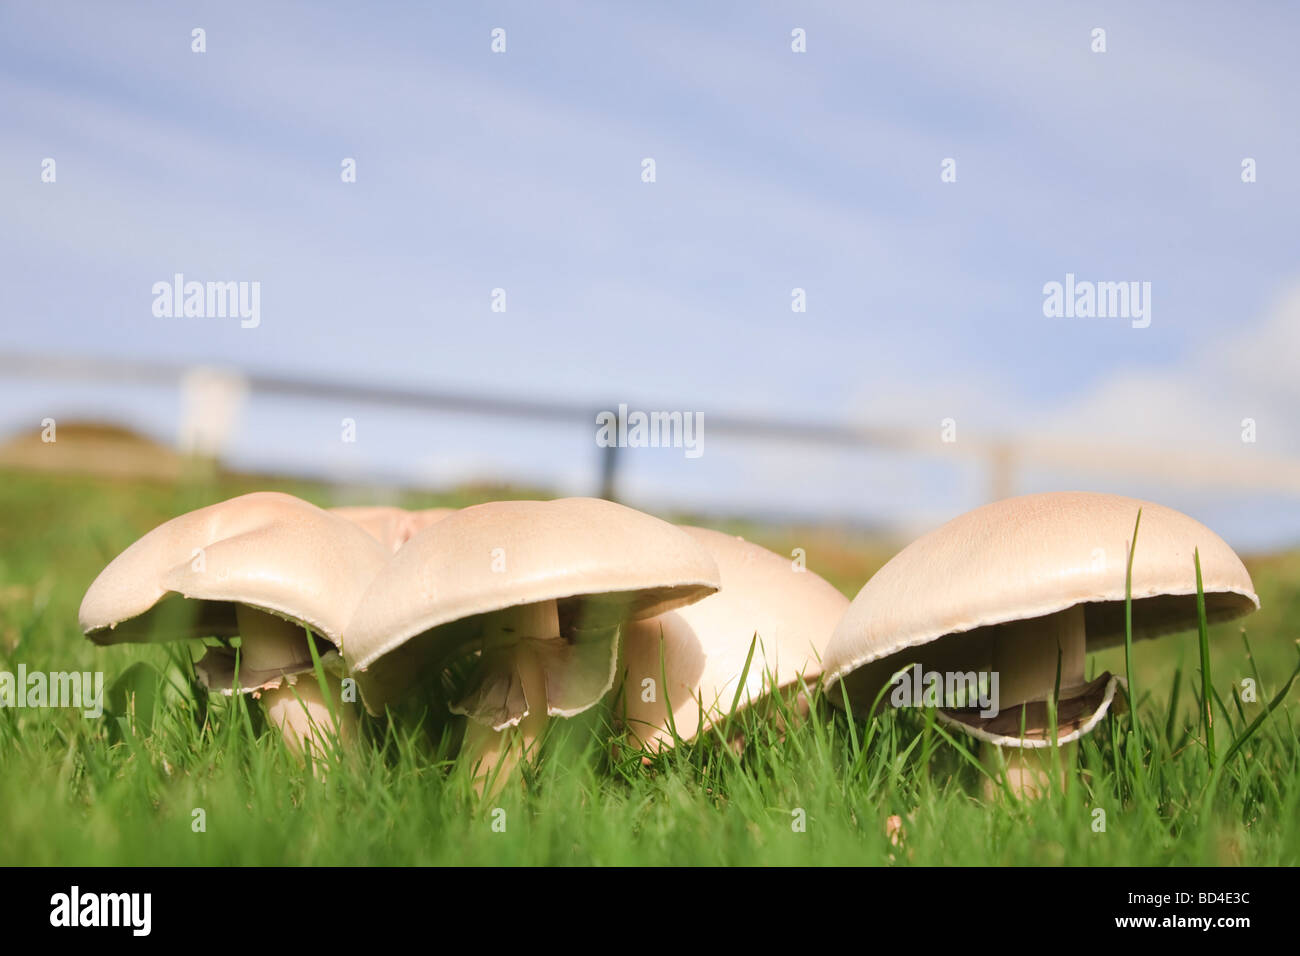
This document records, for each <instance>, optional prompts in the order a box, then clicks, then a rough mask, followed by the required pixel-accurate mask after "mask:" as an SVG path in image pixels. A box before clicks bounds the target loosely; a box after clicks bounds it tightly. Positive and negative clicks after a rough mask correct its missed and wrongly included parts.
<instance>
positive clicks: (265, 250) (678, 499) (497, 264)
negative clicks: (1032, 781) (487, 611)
mask: <svg viewBox="0 0 1300 956" xmlns="http://www.w3.org/2000/svg"><path fill="white" fill-rule="evenodd" d="M1298 26H1300V13H1297V12H1296V10H1295V8H1292V7H1289V6H1288V5H1282V4H1258V5H1252V4H1233V5H1228V4H1217V5H1198V4H1172V3H1169V4H1144V5H1141V6H1140V8H1138V7H1135V5H1129V4H1088V5H1086V6H1084V5H1059V4H1050V5H1049V4H1040V3H1026V4H1011V3H1008V4H979V5H973V4H935V5H928V4H915V3H913V4H897V5H885V4H879V5H877V4H848V3H839V4H828V5H821V4H802V3H801V4H793V3H791V4H759V5H753V4H722V3H717V4H685V3H683V4H672V3H669V4H653V5H632V4H615V3H607V4H575V5H569V4H537V3H518V4H512V3H490V2H489V3H473V4H469V3H465V4H439V5H433V4H400V3H394V4H382V5H364V4H328V3H324V4H321V3H317V4H310V5H308V4H293V3H276V4H258V3H239V2H222V3H193V4H185V5H177V4H170V3H162V2H158V3H137V4H127V3H120V4H119V3H114V4H102V3H85V4H76V3H59V2H54V3H43V4H39V5H38V4H7V5H5V6H3V7H0V128H2V129H3V130H4V135H3V136H2V137H0V209H3V216H4V223H5V228H4V230H3V231H2V232H0V262H2V263H3V264H2V265H0V270H3V271H0V276H2V277H3V279H4V289H5V292H6V298H7V302H6V308H5V313H6V319H5V321H4V323H3V325H2V326H0V349H3V350H10V351H12V350H18V351H24V352H53V353H59V354H75V355H89V356H101V357H131V358H156V359H166V360H175V361H183V362H194V363H204V364H214V365H231V366H236V367H240V366H249V367H255V368H259V369H267V370H275V371H282V372H289V373H294V374H298V375H305V376H311V377H315V378H321V379H325V380H328V379H330V378H340V379H346V380H348V381H362V382H383V383H396V384H404V385H412V386H422V385H424V386H429V387H439V388H455V387H461V388H465V389H472V390H476V391H483V392H492V393H497V392H502V393H507V394H511V395H516V396H525V397H527V396H534V397H545V398H563V399H575V400H580V401H589V402H591V403H592V404H593V407H613V406H614V405H615V404H616V403H618V402H627V403H628V404H629V405H631V406H632V407H633V408H638V407H639V408H646V409H661V408H662V409H670V410H672V409H679V410H696V411H702V412H703V413H704V414H705V420H706V451H705V454H704V455H703V456H702V457H701V458H699V459H694V460H688V459H686V458H685V457H684V456H683V455H681V453H680V452H674V451H670V450H646V451H638V452H637V453H635V454H631V455H628V456H626V458H627V460H628V470H627V476H626V477H627V484H626V488H627V492H628V494H629V496H630V497H631V498H632V500H633V501H634V502H635V503H643V504H645V505H646V506H647V507H661V506H667V505H670V504H698V505H701V506H704V507H718V508H729V509H753V510H781V511H785V512H792V513H799V514H808V515H818V516H824V517H836V516H842V517H845V518H852V519H854V520H865V521H877V522H884V523H888V524H892V525H897V526H900V527H906V528H911V527H914V526H915V527H922V526H925V525H927V524H929V523H933V522H934V521H937V520H942V519H944V518H946V517H949V516H951V515H953V514H956V513H958V512H960V511H962V510H965V509H966V508H968V507H971V506H973V505H975V504H978V503H979V502H980V501H981V500H983V498H982V496H983V494H984V477H983V475H982V474H981V472H980V469H979V468H978V467H975V466H973V465H970V464H964V463H948V462H945V461H943V460H942V457H938V458H936V457H917V458H911V457H908V458H902V457H897V456H887V455H882V454H879V453H861V454H858V453H834V454H832V453H829V452H826V453H822V452H817V453H813V452H810V451H808V450H807V449H801V448H784V447H769V446H758V445H751V444H744V443H739V442H733V441H728V440H726V439H724V437H723V436H716V437H712V438H710V436H708V434H707V421H708V416H709V414H711V413H717V414H723V413H727V412H753V413H764V414H772V415H777V416H780V417H783V418H811V419H816V420H831V421H850V422H862V423H872V424H881V425H890V426H895V427H902V428H914V429H917V430H920V431H925V430H930V431H932V432H933V434H934V435H935V437H936V440H937V439H938V435H939V422H940V420H941V419H943V418H946V417H952V418H954V419H955V420H956V421H957V422H958V428H959V435H960V436H973V437H974V436H988V435H1031V436H1035V435H1036V436H1048V437H1054V438H1057V439H1059V438H1067V439H1073V438H1075V437H1079V438H1080V440H1085V439H1087V438H1088V437H1093V438H1098V439H1106V440H1127V441H1133V442H1135V443H1138V444H1140V445H1142V446H1144V447H1155V448H1162V447H1170V448H1176V449H1180V450H1189V449H1191V450H1197V451H1199V452H1203V453H1205V454H1214V455H1222V456H1225V457H1228V456H1232V457H1233V459H1234V460H1236V457H1237V456H1243V455H1255V456H1258V457H1261V458H1263V457H1269V456H1272V457H1291V458H1294V457H1297V456H1300V426H1298V425H1297V418H1296V414H1295V413H1296V409H1297V407H1300V374H1298V373H1300V368H1298V366H1300V263H1297V256H1296V254H1297V251H1298V250H1300V243H1297V241H1296V226H1295V223H1296V220H1297V216H1296V213H1297V211H1298V210H1300V177H1297V176H1296V174H1295V170H1296V168H1297V165H1298V164H1300V122H1298V119H1300V117H1298V116H1297V107H1296V105H1295V96H1294V94H1295V90H1296V89H1297V88H1300V66H1297V62H1296V57H1295V54H1294V51H1295V48H1296V43H1297V39H1298V36H1297V33H1298V31H1297V27H1298ZM194 27H202V28H203V29H205V30H206V34H207V52H206V53H203V54H195V53H193V52H191V49H190V42H191V41H190V36H191V30H192V29H193V28H194ZM495 27H501V28H504V29H505V30H506V39H507V52H506V53H504V54H493V53H492V52H491V51H490V40H491V37H490V33H491V31H492V29H493V28H495ZM796 27H799V28H803V29H804V30H806V31H807V48H808V49H807V52H806V53H804V54H795V53H793V52H792V51H791V49H790V32H791V30H792V29H794V28H796ZM1096 27H1102V28H1104V29H1105V30H1106V43H1107V51H1106V52H1105V53H1100V54H1099V53H1093V52H1092V51H1091V50H1090V44H1091V36H1090V34H1091V31H1092V30H1093V29H1094V28H1096ZM45 157H53V158H54V159H55V160H56V162H57V173H58V179H57V182H56V183H54V184H49V183H42V182H41V181H40V164H41V160H42V159H43V158H45ZM344 157H354V158H355V159H356V161H357V171H358V173H357V182H356V183H353V184H344V183H342V182H341V181H340V176H339V171H340V162H341V161H342V159H343V158H344ZM644 157H653V158H654V159H655V161H656V164H657V181H656V182H655V183H653V184H646V183H643V182H641V180H640V164H641V160H642V159H643V158H644ZM947 157H952V158H954V159H955V160H956V163H957V181H956V182H955V183H942V182H940V175H939V173H940V163H941V162H942V161H943V160H944V159H945V158H947ZM1244 157H1252V158H1254V159H1255V160H1256V161H1257V164H1258V181H1257V182H1255V183H1252V184H1244V183H1242V182H1241V178H1240V170H1241V161H1242V159H1243V158H1244ZM176 272H182V273H184V274H185V275H186V276H187V277H188V278H193V279H199V280H209V279H212V280H227V279H229V280H246V281H258V282H260V283H261V294H262V302H261V307H262V323H261V325H260V327H258V328H257V329H252V330H248V329H241V328H239V324H238V322H237V321H231V320H227V319H193V318H192V319H170V318H157V317H155V316H154V315H153V313H152V310H151V304H152V294H151V292H150V290H151V287H152V285H153V283H155V282H157V281H160V280H168V279H169V278H170V277H171V276H172V274H173V273H176ZM1067 272H1073V273H1075V274H1076V275H1078V276H1079V277H1080V278H1081V279H1093V280H1103V281H1126V280H1137V281H1147V282H1150V283H1151V284H1152V322H1151V325H1150V327H1149V328H1146V329H1133V328H1131V327H1130V326H1129V323H1128V322H1125V321H1123V320H1121V319H1047V318H1045V317H1044V316H1043V314H1042V302H1043V293H1042V288H1043V285H1044V283H1046V282H1050V281H1061V280H1063V279H1064V276H1065V274H1066V273H1067ZM497 287H501V288H504V289H506V292H507V302H508V311H507V312H506V313H504V314H501V313H493V312H492V311H490V309H489V301H490V300H489V297H490V293H491V290H492V289H493V288H497ZM794 287H801V288H804V289H806V290H807V296H808V311H807V312H806V313H803V314H796V313H792V312H791V310H790V291H791V289H792V288H794ZM91 413H93V414H96V415H100V416H109V417H116V418H122V419H124V420H127V421H130V422H132V423H134V424H136V425H138V426H139V427H141V428H143V429H145V430H147V431H150V432H151V433H154V434H156V435H159V436H160V437H164V438H170V437H172V436H173V435H174V433H175V431H176V429H177V427H178V410H177V405H176V399H175V396H173V395H166V394H160V393H157V392H152V391H149V390H144V389H119V388H116V387H114V388H109V387H107V386H90V385H85V386H79V387H69V386H68V385H67V384H66V383H41V382H30V381H21V382H0V429H4V430H9V429H13V428H20V427H29V426H31V425H33V424H34V423H35V422H38V421H39V420H40V418H41V417H43V416H45V415H54V416H56V417H59V416H64V417H73V416H78V415H86V414H91ZM344 415H351V416H353V417H356V418H357V420H358V441H357V442H356V443H355V444H354V445H343V444H342V443H341V442H340V441H339V420H340V418H341V417H342V416H344ZM1247 416H1249V417H1253V418H1255V419H1256V421H1257V422H1258V432H1259V439H1258V442H1257V444H1256V445H1251V446H1246V445H1243V443H1242V442H1241V441H1240V421H1241V419H1242V418H1243V417H1247ZM593 432H594V426H593V427H592V428H586V427H584V426H582V425H581V424H579V425H576V426H575V427H574V428H573V429H563V428H561V429H541V430H539V429H536V428H533V427H531V426H528V427H523V426H520V425H519V424H517V423H502V424H500V425H497V424H487V425H485V424H484V423H483V422H482V421H477V420H472V421H465V420H455V419H447V420H441V419H440V420H435V421H430V420H427V419H426V418H423V417H420V416H413V415H405V414H397V413H394V412H391V411H386V410H382V409H348V408H345V407H342V406H341V405H340V406H339V407H334V406H331V405H328V404H322V405H316V406H307V405H292V404H289V403H285V402H271V401H269V400H265V399H259V398H256V397H254V398H253V399H252V400H250V401H249V402H248V403H247V405H246V406H245V408H244V409H243V414H242V416H241V419H240V427H239V431H238V433H237V435H236V437H235V439H234V441H233V443H232V446H231V448H230V455H231V457H232V459H233V460H235V461H236V462H239V463H244V464H250V465H251V464H258V465H267V464H269V465H274V466H279V467H286V468H295V469H299V468H300V469H307V470H310V471H313V472H324V473H328V474H332V475H335V476H338V477H342V478H348V477H350V476H352V477H358V476H362V475H364V474H367V473H370V472H384V473H400V474H403V475H408V476H411V477H412V478H414V479H417V480H426V481H449V480H457V479H460V478H465V477H473V476H482V475H499V476H500V475H510V476H518V477H526V478H531V479H534V480H539V481H546V482H549V483H552V484H554V486H555V487H557V489H559V490H561V491H568V492H574V493H584V492H589V491H590V490H591V483H592V472H593V463H594V460H595V454H596V453H595V449H594V448H593ZM960 440H961V438H959V441H960ZM1077 487H1090V488H1098V489H1102V490H1113V491H1121V492H1129V493H1132V494H1135V495H1138V496H1143V497H1149V498H1154V499H1156V500H1160V501H1162V502H1164V503H1167V504H1170V505H1173V506H1175V507H1182V508H1184V509H1185V510H1189V511H1191V512H1192V513H1194V514H1196V515H1197V516H1198V517H1201V518H1202V519H1203V520H1206V521H1207V523H1210V524H1211V525H1212V526H1214V527H1216V529H1218V530H1220V531H1222V532H1223V533H1224V534H1225V536H1227V537H1228V538H1229V540H1230V541H1232V542H1233V543H1240V544H1241V545H1242V546H1243V547H1254V546H1259V547H1265V546H1271V545H1274V544H1279V543H1287V542H1294V541H1296V540H1297V539H1300V505H1297V502H1296V501H1295V500H1288V499H1285V498H1278V497H1274V496H1271V495H1266V494H1262V493H1254V492H1247V491H1241V490H1234V491H1227V490H1224V489H1215V488H1197V487H1193V486H1183V485H1178V486H1166V485H1164V484H1162V483H1161V482H1158V481H1152V480H1150V479H1134V478H1130V477H1125V476H1121V475H1116V476H1099V475H1093V474H1088V475H1079V474H1070V473H1064V474H1062V473H1060V472H1052V471H1050V470H1046V469H1033V470H1028V471H1026V472H1024V473H1023V474H1022V475H1021V476H1020V484H1019V489H1018V490H1022V491H1030V490H1044V489H1049V488H1077Z"/></svg>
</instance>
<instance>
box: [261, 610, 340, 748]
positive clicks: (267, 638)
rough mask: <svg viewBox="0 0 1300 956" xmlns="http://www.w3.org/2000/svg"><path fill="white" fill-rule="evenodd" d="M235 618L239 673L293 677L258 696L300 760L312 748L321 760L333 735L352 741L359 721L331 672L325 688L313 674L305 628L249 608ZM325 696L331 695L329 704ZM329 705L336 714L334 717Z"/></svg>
mask: <svg viewBox="0 0 1300 956" xmlns="http://www.w3.org/2000/svg"><path fill="white" fill-rule="evenodd" d="M235 620H236V622H237V623H238V625H239V637H240V650H239V666H240V669H241V670H245V671H248V672H250V673H251V672H258V671H275V670H282V671H283V672H284V673H285V674H292V675H294V677H293V683H290V681H289V678H288V677H285V678H282V679H281V681H280V684H279V686H277V687H273V688H267V689H265V690H262V691H261V692H260V699H261V701H262V706H263V707H264V708H265V709H266V715H267V717H269V718H270V720H271V723H273V724H275V726H277V727H279V728H280V732H281V733H282V734H283V735H284V739H285V743H287V744H288V745H289V749H290V750H292V751H294V752H295V753H297V754H299V755H300V756H301V755H302V754H303V753H304V750H305V748H306V747H310V749H311V752H312V758H313V759H314V760H319V759H321V758H322V757H324V756H325V754H326V753H328V752H329V750H330V749H331V740H332V738H333V737H334V736H336V735H337V737H338V739H339V741H340V742H342V741H344V740H346V739H350V737H351V731H352V729H353V725H354V724H355V717H354V716H353V715H352V713H351V712H350V711H349V710H347V709H345V707H344V704H343V697H342V693H341V684H340V682H339V680H338V678H337V677H335V676H334V675H332V674H327V675H326V687H325V688H322V687H321V686H320V683H319V682H318V681H317V680H316V676H315V674H313V673H311V672H310V669H311V667H312V659H311V649H310V648H309V647H308V646H307V641H308V639H309V638H308V637H307V631H306V630H305V629H304V628H303V626H302V625H301V624H297V623H295V622H293V621H287V620H285V619H284V618H281V617H277V616H276V615H274V614H268V613H267V612H265V611H259V610H257V609H256V608H251V607H249V606H247V605H245V604H237V605H235ZM304 668H306V670H304ZM326 694H329V695H330V697H329V703H327V702H326V696H325V695H326ZM331 704H332V706H333V708H334V716H331V714H330V706H331ZM335 717H337V718H338V719H337V722H336V720H335Z"/></svg>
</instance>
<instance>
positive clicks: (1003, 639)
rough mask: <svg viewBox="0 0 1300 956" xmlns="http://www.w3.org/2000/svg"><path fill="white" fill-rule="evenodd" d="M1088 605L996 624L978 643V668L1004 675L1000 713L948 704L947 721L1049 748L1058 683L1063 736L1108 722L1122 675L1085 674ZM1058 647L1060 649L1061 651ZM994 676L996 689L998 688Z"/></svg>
mask: <svg viewBox="0 0 1300 956" xmlns="http://www.w3.org/2000/svg"><path fill="white" fill-rule="evenodd" d="M1084 620H1085V616H1084V605H1082V604H1076V605H1074V606H1072V607H1069V608H1066V609H1065V610H1063V611H1058V612H1057V613H1055V614H1049V615H1046V616H1045V617H1038V618H1030V619H1028V620H1024V621H1012V622H1009V623H1006V624H1000V625H997V626H996V627H992V628H989V629H988V633H987V635H986V636H985V637H984V639H983V640H982V641H979V642H977V647H976V651H975V653H976V655H977V663H976V666H975V667H973V668H972V670H975V671H976V672H977V673H983V674H988V675H990V676H991V675H996V676H997V683H996V685H995V689H996V699H995V700H994V701H993V704H994V706H995V709H996V710H997V713H996V714H993V715H991V716H986V715H984V714H983V713H982V711H981V707H980V706H978V705H974V706H966V707H946V708H943V709H942V710H941V712H940V713H941V715H942V716H944V717H946V718H948V720H947V721H946V722H947V723H950V724H953V725H955V726H957V727H958V729H961V730H964V731H966V732H967V733H970V734H972V735H973V736H976V737H979V738H980V739H982V740H986V741H993V740H994V739H997V742H998V743H999V745H1000V746H1029V747H1034V746H1042V745H1050V743H1051V722H1050V719H1049V717H1050V715H1049V713H1048V705H1047V702H1048V699H1049V698H1051V697H1052V695H1053V693H1054V692H1055V691H1056V686H1057V664H1058V655H1059V663H1060V693H1059V695H1058V696H1057V703H1056V734H1057V738H1058V739H1060V738H1064V737H1067V736H1072V735H1077V734H1080V733H1086V732H1087V730H1088V729H1091V726H1092V724H1095V722H1096V720H1098V719H1100V717H1101V716H1102V714H1104V712H1105V710H1106V709H1107V708H1108V707H1109V705H1110V702H1111V700H1112V698H1113V696H1114V690H1115V683H1116V679H1115V678H1113V677H1112V675H1111V674H1109V673H1103V674H1101V675H1100V676H1098V677H1097V678H1095V679H1094V680H1092V681H1088V680H1087V679H1086V677H1085V664H1086V659H1087V630H1086V627H1085V624H1084ZM1053 648H1055V649H1056V650H1055V652H1054V651H1053ZM993 687H994V685H992V683H991V681H990V689H993Z"/></svg>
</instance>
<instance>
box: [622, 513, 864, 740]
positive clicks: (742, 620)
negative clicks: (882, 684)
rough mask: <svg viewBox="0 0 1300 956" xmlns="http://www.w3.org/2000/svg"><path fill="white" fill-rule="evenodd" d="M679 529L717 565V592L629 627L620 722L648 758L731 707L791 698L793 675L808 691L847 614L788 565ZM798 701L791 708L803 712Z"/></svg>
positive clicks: (822, 587)
mask: <svg viewBox="0 0 1300 956" xmlns="http://www.w3.org/2000/svg"><path fill="white" fill-rule="evenodd" d="M682 530H683V531H685V532H686V533H687V534H689V535H690V536H691V537H693V538H694V539H695V540H696V541H698V542H699V543H700V545H701V546H702V547H704V548H705V549H706V550H707V551H708V552H709V553H710V554H711V555H713V557H714V559H715V560H716V561H717V562H718V570H719V571H720V572H721V574H722V589H721V590H720V591H718V593H717V594H713V595H710V596H709V597H706V598H705V599H704V600H702V601H699V602H697V603H695V604H692V605H690V606H689V607H683V608H680V609H678V610H675V611H669V612H667V613H665V614H661V615H659V616H658V617H653V618H648V619H645V620H641V621H637V622H635V623H632V624H630V625H628V628H627V634H626V636H625V637H624V639H623V657H624V671H623V673H624V687H625V689H626V690H625V694H624V702H623V708H624V710H623V713H622V714H621V715H620V717H621V719H622V721H623V723H624V726H625V727H626V728H627V731H628V733H629V735H630V736H631V737H632V738H633V739H635V740H636V741H637V742H639V743H640V744H641V746H642V747H643V749H645V750H648V751H650V752H656V751H660V750H663V749H665V748H669V747H672V746H673V741H674V731H676V739H681V740H691V739H694V738H695V737H696V735H698V734H699V733H701V732H702V731H705V730H708V729H709V728H710V727H712V726H713V724H714V723H715V722H718V721H720V720H722V719H723V718H724V717H726V716H728V715H729V714H731V713H732V712H733V711H732V705H733V703H734V704H735V705H736V711H740V710H743V709H745V708H746V707H748V706H750V705H752V704H754V703H755V702H757V701H758V700H760V699H761V698H763V697H765V696H766V695H768V694H770V693H771V692H773V691H782V690H787V689H793V690H795V691H797V690H798V688H799V680H800V678H801V677H802V679H803V680H804V681H805V683H806V685H807V686H812V685H813V684H815V683H816V681H817V679H818V678H819V677H820V675H821V655H822V653H823V652H824V651H825V649H826V645H827V643H829V641H830V638H831V633H832V632H833V631H834V630H835V625H836V624H838V623H839V620H840V618H841V617H843V616H844V612H845V610H846V609H847V608H848V606H849V601H848V598H846V597H845V596H844V595H843V594H841V593H840V592H839V591H837V590H836V589H835V588H834V587H832V586H831V585H830V584H828V583H827V582H826V581H825V580H824V579H822V578H820V577H818V576H817V575H816V574H814V573H813V572H811V571H808V570H805V569H803V568H802V567H799V568H796V567H795V565H794V563H793V562H792V561H791V560H790V559H789V558H785V557H782V556H781V555H779V554H774V553H773V552H771V551H769V550H767V549H766V548H763V547H760V546H759V545H757V544H751V543H750V542H748V541H746V540H745V539H744V538H738V537H734V536H732V535H729V534H723V533H722V532H719V531H710V530H708V529H705V528H691V527H684V528H683V529H682ZM751 649H752V651H753V657H752V659H751V658H750V652H751ZM746 661H749V670H748V671H746V670H745V664H746ZM742 674H744V675H745V683H744V686H743V687H741V685H740V679H741V675H742ZM661 685H662V686H661ZM799 701H800V702H799V703H797V704H796V708H798V707H800V706H802V707H806V706H807V702H806V700H803V699H802V697H800V699H799ZM670 706H671V708H672V715H671V723H670V720H669V712H668V708H669V707H670ZM701 711H702V712H703V717H704V720H703V724H701V720H700V717H701Z"/></svg>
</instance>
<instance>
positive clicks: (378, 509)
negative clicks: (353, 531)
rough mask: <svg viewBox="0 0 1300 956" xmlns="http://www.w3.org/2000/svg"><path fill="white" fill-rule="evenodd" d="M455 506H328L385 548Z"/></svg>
mask: <svg viewBox="0 0 1300 956" xmlns="http://www.w3.org/2000/svg"><path fill="white" fill-rule="evenodd" d="M455 510H456V509H455V508H425V509H422V510H417V511H408V510H407V509H406V508H396V507H392V506H389V505H345V506H342V507H338V508H330V509H329V511H330V513H331V514H336V515H338V516H339V517H340V518H346V519H347V520H348V521H351V522H352V523H353V524H355V525H357V526H358V527H360V528H361V529H362V530H363V531H365V532H366V533H367V534H369V535H370V536H371V537H372V538H375V539H376V540H377V541H379V543H380V544H382V545H383V546H384V547H386V548H388V549H389V551H393V552H395V551H397V549H398V548H400V547H401V546H402V545H404V544H406V542H407V541H409V540H411V538H413V537H415V535H417V534H419V533H420V532H421V531H423V530H424V529H425V528H427V527H428V526H429V525H431V524H433V523H434V522H435V521H441V520H442V519H443V518H445V517H447V515H449V514H451V513H452V512H453V511H455Z"/></svg>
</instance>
